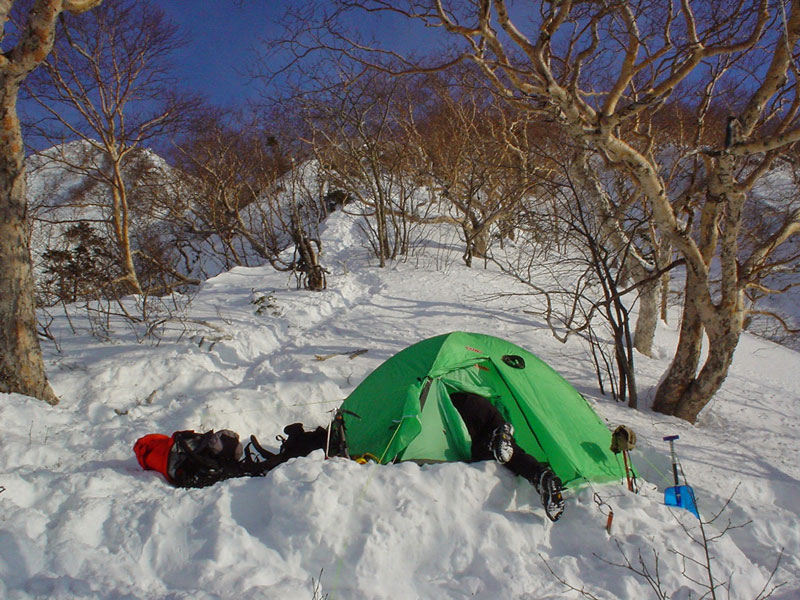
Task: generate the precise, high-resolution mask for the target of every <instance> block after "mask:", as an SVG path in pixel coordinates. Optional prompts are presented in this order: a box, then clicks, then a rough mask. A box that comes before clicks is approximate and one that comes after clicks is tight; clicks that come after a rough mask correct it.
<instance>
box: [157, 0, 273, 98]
mask: <svg viewBox="0 0 800 600" xmlns="http://www.w3.org/2000/svg"><path fill="white" fill-rule="evenodd" d="M237 4H238V6H237ZM284 4H285V2H283V1H270V0H244V1H243V2H241V3H236V2H233V1H232V0H169V1H168V2H163V3H161V5H160V7H161V8H162V9H163V10H164V12H165V13H166V14H167V15H168V16H169V17H170V18H171V19H172V20H173V21H174V22H175V23H176V24H177V25H178V26H179V27H180V28H181V29H182V31H183V33H184V34H185V35H186V36H187V37H188V38H189V45H188V46H186V47H185V48H184V49H183V50H182V51H181V52H180V53H179V54H177V55H176V56H175V58H174V60H175V63H176V67H177V68H178V70H179V72H180V77H181V80H182V81H183V82H184V84H185V85H186V86H187V87H188V88H189V89H190V90H192V91H198V92H202V93H205V94H206V95H207V96H208V97H209V98H210V99H211V100H212V101H214V102H215V103H217V104H224V105H229V104H236V103H237V102H238V101H240V100H241V99H242V98H245V97H252V95H253V94H254V92H255V89H256V87H257V86H256V84H254V83H253V82H252V81H251V78H250V76H249V75H248V74H247V63H248V61H249V60H250V59H251V58H252V56H253V52H252V51H253V49H254V47H255V46H256V45H257V44H258V42H259V40H261V39H263V38H264V37H265V36H268V35H269V34H270V33H274V32H276V28H275V26H274V24H273V23H274V21H275V20H276V19H278V18H279V17H280V15H281V14H282V13H283V10H284Z"/></svg>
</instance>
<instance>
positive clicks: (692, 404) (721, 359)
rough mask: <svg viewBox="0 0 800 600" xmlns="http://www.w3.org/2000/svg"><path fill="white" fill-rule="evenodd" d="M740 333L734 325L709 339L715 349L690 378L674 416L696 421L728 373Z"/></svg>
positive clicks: (691, 421) (692, 421)
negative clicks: (700, 368) (691, 378)
mask: <svg viewBox="0 0 800 600" xmlns="http://www.w3.org/2000/svg"><path fill="white" fill-rule="evenodd" d="M740 334H741V329H738V331H737V328H736V327H732V328H731V330H730V331H729V332H727V333H726V334H725V335H724V336H721V337H720V338H714V339H712V340H711V341H710V343H711V344H712V345H713V346H714V348H715V351H714V352H710V353H709V355H708V359H707V360H706V362H705V364H704V365H703V368H702V370H701V371H700V373H699V374H698V376H697V378H696V379H694V380H692V382H691V383H690V384H689V387H688V388H687V389H686V391H685V392H684V393H683V395H682V397H681V399H680V402H679V403H678V405H677V406H676V407H675V412H674V413H673V414H674V415H675V416H676V417H679V418H681V419H685V420H687V421H689V422H690V423H694V422H695V421H697V416H698V415H699V414H700V411H701V410H703V408H704V407H705V406H706V404H708V402H709V400H710V399H711V398H712V397H713V395H714V394H715V393H716V392H717V391H718V390H719V388H720V387H721V386H722V383H723V382H724V381H725V378H726V377H727V375H728V369H729V368H730V366H731V363H732V362H733V354H734V351H735V350H736V346H737V344H738V342H739V336H740Z"/></svg>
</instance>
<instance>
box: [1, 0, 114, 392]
mask: <svg viewBox="0 0 800 600" xmlns="http://www.w3.org/2000/svg"><path fill="white" fill-rule="evenodd" d="M100 1H101V0H36V1H35V2H33V4H32V5H31V7H30V10H29V11H28V13H27V17H26V19H25V21H24V23H21V24H20V26H19V30H18V32H17V35H16V39H14V37H15V36H13V35H10V32H6V31H5V27H6V26H7V23H8V21H9V17H10V14H9V13H10V12H11V10H12V8H13V5H14V2H13V0H4V1H2V2H0V23H2V27H3V30H2V41H3V46H4V50H3V53H2V55H0V123H2V125H0V282H2V284H0V392H18V393H21V394H27V395H29V396H33V397H35V398H39V399H40V400H44V401H45V402H48V403H49V404H56V403H58V398H57V397H56V395H55V394H54V393H53V390H52V388H51V387H50V384H49V383H48V382H47V378H46V376H45V372H44V363H43V361H42V353H41V349H40V347H39V340H38V338H37V334H36V314H35V304H34V285H33V273H32V269H31V255H30V247H29V243H28V240H29V237H28V235H29V234H28V231H29V229H28V227H29V226H28V223H27V211H26V202H27V198H26V189H25V166H24V162H25V148H24V145H23V141H22V132H21V129H20V123H19V118H18V116H17V97H18V95H19V88H20V85H22V83H23V82H24V81H25V78H26V77H27V76H28V75H29V74H30V73H31V72H32V71H33V70H34V69H35V68H36V67H38V66H39V65H40V64H41V63H42V61H43V60H44V59H45V58H46V57H47V55H48V54H49V53H50V51H51V50H52V48H53V42H54V39H55V37H54V36H55V28H56V22H57V20H58V18H59V16H60V15H61V14H62V13H63V11H65V10H66V11H70V12H73V13H81V12H85V11H87V10H90V9H92V8H94V7H95V6H97V5H98V4H100ZM6 41H11V44H10V47H8V49H6V48H5V46H6V44H5V42H6Z"/></svg>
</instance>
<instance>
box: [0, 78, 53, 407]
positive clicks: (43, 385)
mask: <svg viewBox="0 0 800 600" xmlns="http://www.w3.org/2000/svg"><path fill="white" fill-rule="evenodd" d="M17 85H18V84H17V82H15V81H13V80H12V81H9V78H8V77H6V76H2V77H1V78H0V124H1V126H0V257H2V259H1V260H0V282H2V284H0V349H2V352H0V392H7V393H9V392H17V393H20V394H25V395H27V396H33V397H35V398H38V399H40V400H44V401H45V402H47V403H49V404H57V403H58V398H57V397H56V395H55V393H53V390H52V388H51V387H50V384H49V383H48V382H47V378H46V376H45V371H44V361H43V360H42V352H41V348H40V347H39V338H38V337H37V333H36V306H35V302H34V283H33V272H32V268H31V255H30V247H29V238H28V229H27V224H26V216H27V215H26V213H27V198H26V187H25V167H24V160H25V155H24V149H23V145H22V134H21V132H20V126H19V119H18V118H17V107H16V102H17Z"/></svg>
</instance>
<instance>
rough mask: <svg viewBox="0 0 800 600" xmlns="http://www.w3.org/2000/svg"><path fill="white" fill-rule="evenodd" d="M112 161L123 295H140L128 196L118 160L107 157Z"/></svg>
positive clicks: (115, 227)
mask: <svg viewBox="0 0 800 600" xmlns="http://www.w3.org/2000/svg"><path fill="white" fill-rule="evenodd" d="M109 158H110V159H111V161H112V165H113V166H112V169H113V177H112V181H113V184H112V186H111V195H112V198H113V203H114V209H113V211H112V212H113V215H114V216H113V221H114V235H115V237H116V238H117V248H118V249H119V253H120V263H121V264H120V266H121V267H122V277H121V280H122V281H124V282H125V283H127V286H126V289H124V290H123V293H128V292H133V293H134V294H141V293H142V287H141V286H140V285H139V277H138V276H137V275H136V267H135V266H134V264H133V252H131V238H130V211H129V209H128V194H127V189H126V188H125V180H124V179H123V177H122V170H121V168H120V163H119V159H115V158H114V157H109Z"/></svg>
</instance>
